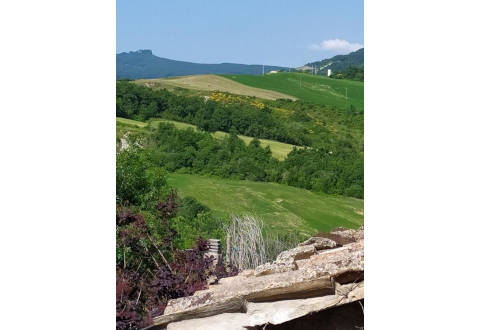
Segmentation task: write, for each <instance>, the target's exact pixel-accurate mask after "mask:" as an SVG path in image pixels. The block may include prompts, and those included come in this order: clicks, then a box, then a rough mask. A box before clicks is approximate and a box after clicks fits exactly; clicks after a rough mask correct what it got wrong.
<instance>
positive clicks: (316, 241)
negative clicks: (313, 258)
mask: <svg viewBox="0 0 480 330" xmlns="http://www.w3.org/2000/svg"><path fill="white" fill-rule="evenodd" d="M305 245H313V246H314V247H315V249H316V250H325V249H332V248H334V247H336V246H337V242H335V241H334V240H331V239H329V238H325V237H310V238H309V239H307V240H306V241H305V242H302V243H300V244H298V246H305Z"/></svg>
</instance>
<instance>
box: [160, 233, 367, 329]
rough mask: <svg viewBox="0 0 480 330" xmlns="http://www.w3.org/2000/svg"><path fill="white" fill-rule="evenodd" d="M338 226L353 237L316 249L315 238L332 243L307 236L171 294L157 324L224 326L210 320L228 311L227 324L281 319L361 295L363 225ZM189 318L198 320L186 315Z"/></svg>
mask: <svg viewBox="0 0 480 330" xmlns="http://www.w3.org/2000/svg"><path fill="white" fill-rule="evenodd" d="M337 232H339V233H340V234H339V235H344V236H342V237H345V239H346V240H347V239H348V240H350V241H352V240H353V242H351V243H347V244H344V245H343V246H340V247H339V246H338V245H337V246H335V247H332V248H330V249H320V250H317V248H316V246H315V243H318V244H320V246H325V245H327V246H328V245H329V244H330V245H332V243H329V241H328V240H321V239H317V238H314V239H312V240H309V241H310V242H311V243H309V244H306V242H308V241H306V242H304V243H305V244H304V243H302V244H301V245H299V246H298V247H296V248H294V249H291V250H288V251H284V252H282V253H281V254H280V255H279V256H278V257H277V260H275V261H274V262H272V263H269V264H265V265H262V266H259V267H258V268H257V269H256V270H255V271H253V270H247V271H243V272H242V273H240V274H239V275H237V276H234V277H229V278H223V279H220V280H219V282H218V284H215V285H210V286H209V288H208V289H206V290H201V291H197V292H195V294H194V295H192V296H189V297H183V298H178V299H172V300H169V302H168V304H167V307H166V309H165V312H164V315H161V316H159V317H156V318H154V320H153V323H154V327H155V326H156V329H159V328H161V327H165V326H166V325H169V324H171V325H169V327H168V329H175V330H178V329H221V327H216V328H212V327H209V326H211V325H212V324H214V323H215V322H218V324H223V323H221V322H223V321H224V320H225V321H227V320H228V319H229V317H231V323H229V324H228V326H227V327H224V328H227V329H237V328H236V327H237V325H239V324H245V326H247V327H248V326H251V327H253V326H256V325H260V324H265V323H266V322H268V323H271V324H280V323H282V322H286V321H285V320H291V319H295V318H298V317H301V315H306V314H303V313H307V314H308V313H311V312H313V311H318V310H321V309H325V308H330V307H332V306H337V305H338V304H343V303H347V302H349V301H355V300H359V299H363V282H362V281H363V270H364V252H363V247H364V243H363V230H361V233H360V231H357V232H355V231H350V230H337ZM325 242H326V243H325ZM254 275H255V276H254ZM359 283H361V285H360V284H359ZM360 291H361V292H360ZM352 292H353V293H352ZM312 299H313V300H312ZM283 300H285V301H283ZM332 304H334V305H332ZM240 314H242V315H240ZM245 315H246V316H247V317H248V318H245ZM199 318H204V319H201V322H202V323H196V322H195V321H198V320H199ZM190 319H195V320H191V321H186V320H190ZM208 319H210V322H208ZM237 321H238V322H237ZM192 322H193V323H192ZM198 322H200V321H198ZM262 322H264V323H262ZM182 324H183V325H182ZM199 324H204V326H205V327H203V325H202V327H200V326H197V325H199ZM181 325H182V327H180V326H181ZM192 325H195V326H194V327H192ZM239 329H240V328H239Z"/></svg>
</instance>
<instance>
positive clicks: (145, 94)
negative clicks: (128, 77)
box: [117, 81, 309, 145]
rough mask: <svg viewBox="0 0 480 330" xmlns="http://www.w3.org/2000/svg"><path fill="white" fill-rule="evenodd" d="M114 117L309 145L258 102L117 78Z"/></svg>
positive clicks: (305, 138) (301, 133) (300, 134)
mask: <svg viewBox="0 0 480 330" xmlns="http://www.w3.org/2000/svg"><path fill="white" fill-rule="evenodd" d="M117 116H119V117H124V118H129V119H135V120H140V121H141V120H146V119H149V118H152V117H163V118H166V119H173V120H179V121H183V122H187V123H190V124H193V125H196V126H198V127H199V128H201V129H203V130H205V131H209V132H215V131H225V132H230V131H235V132H237V133H239V134H244V135H248V136H252V137H256V138H265V139H274V140H278V141H282V142H286V143H292V144H297V145H308V144H309V141H308V139H307V137H306V134H305V133H306V132H304V131H303V130H302V129H295V128H292V127H290V128H289V129H287V127H286V126H285V125H284V123H283V122H282V121H281V120H279V119H277V118H276V117H275V116H274V115H273V114H272V111H271V109H269V108H268V107H264V108H262V109H259V108H258V105H257V104H254V105H252V104H249V103H222V102H217V101H212V100H209V101H205V100H204V99H203V98H201V97H186V96H181V95H175V94H173V93H171V92H169V91H167V90H152V89H150V88H148V87H145V86H140V85H137V84H134V83H131V82H124V81H117Z"/></svg>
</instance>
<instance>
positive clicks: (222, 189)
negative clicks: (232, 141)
mask: <svg viewBox="0 0 480 330" xmlns="http://www.w3.org/2000/svg"><path fill="white" fill-rule="evenodd" d="M167 181H168V183H169V184H170V185H171V186H173V187H175V188H176V189H177V190H178V192H179V194H180V195H181V196H183V197H186V196H190V197H194V198H196V199H197V200H198V201H199V202H201V203H202V204H204V205H206V206H208V207H209V208H210V209H211V210H212V211H214V212H215V213H216V214H217V215H219V216H223V217H227V216H229V215H231V214H251V215H255V216H257V217H259V218H261V219H262V220H263V221H264V223H265V226H266V228H267V229H268V230H272V231H285V230H292V229H297V230H299V231H301V232H302V233H305V234H313V233H315V232H317V231H330V230H331V229H333V228H335V227H339V226H342V227H346V228H357V227H359V226H360V225H362V224H363V200H360V199H355V198H349V197H342V196H331V195H324V194H317V193H313V192H311V191H308V190H305V189H300V188H295V187H291V186H287V185H281V184H276V183H265V182H252V181H244V180H241V181H240V180H227V179H220V178H215V177H203V176H196V175H189V174H169V175H168V178H167Z"/></svg>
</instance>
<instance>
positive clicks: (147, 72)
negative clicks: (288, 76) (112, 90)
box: [117, 50, 284, 79]
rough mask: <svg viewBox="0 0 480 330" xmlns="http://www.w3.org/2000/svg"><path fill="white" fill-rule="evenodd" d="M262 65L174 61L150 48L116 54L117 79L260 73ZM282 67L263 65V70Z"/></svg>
mask: <svg viewBox="0 0 480 330" xmlns="http://www.w3.org/2000/svg"><path fill="white" fill-rule="evenodd" d="M262 69H263V68H262V65H248V64H235V63H220V64H203V63H192V62H184V61H176V60H171V59H168V58H163V57H158V56H155V55H153V53H152V51H151V50H137V51H133V52H128V53H127V52H124V53H120V54H117V79H141V78H161V77H174V76H186V75H195V74H252V75H259V74H262ZM281 69H284V68H282V67H278V66H270V65H268V66H267V65H266V66H265V72H268V71H270V70H281Z"/></svg>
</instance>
